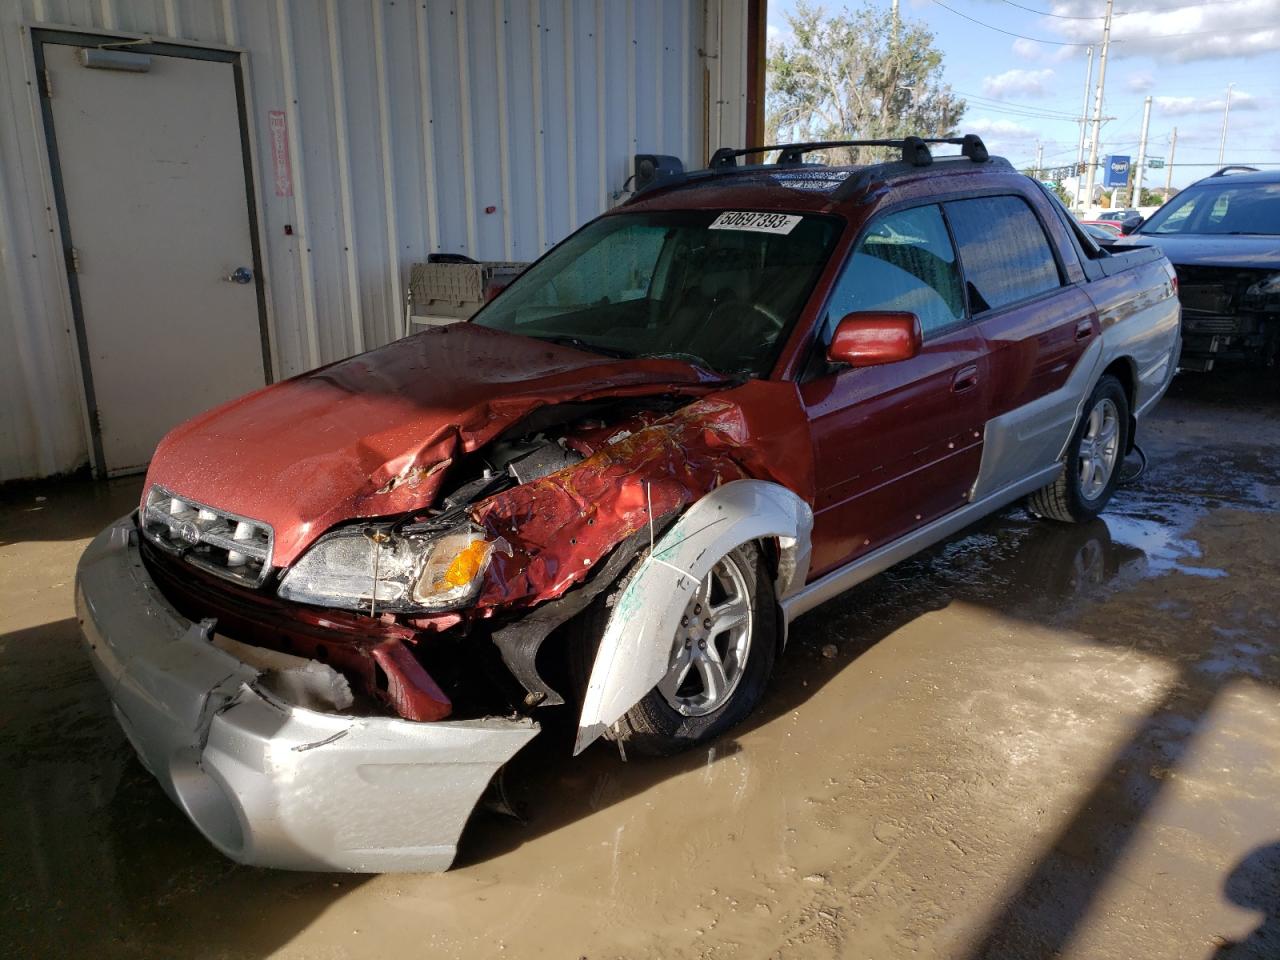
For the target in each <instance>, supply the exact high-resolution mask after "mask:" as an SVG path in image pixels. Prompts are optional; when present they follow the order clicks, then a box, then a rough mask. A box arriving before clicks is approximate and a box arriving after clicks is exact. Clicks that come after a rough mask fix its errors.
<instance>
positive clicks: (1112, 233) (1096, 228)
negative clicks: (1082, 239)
mask: <svg viewBox="0 0 1280 960" xmlns="http://www.w3.org/2000/svg"><path fill="white" fill-rule="evenodd" d="M1080 226H1082V227H1084V232H1085V233H1087V234H1089V236H1091V237H1093V239H1094V240H1096V241H1097V243H1098V246H1100V247H1110V246H1112V245H1113V244H1114V243H1115V242H1116V241H1117V240H1119V239H1120V237H1121V236H1123V234H1121V233H1120V227H1119V226H1118V225H1117V224H1114V223H1098V222H1095V221H1093V220H1081V221H1080Z"/></svg>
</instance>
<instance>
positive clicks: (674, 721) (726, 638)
mask: <svg viewBox="0 0 1280 960" xmlns="http://www.w3.org/2000/svg"><path fill="white" fill-rule="evenodd" d="M641 562H643V561H637V563H636V565H635V566H633V567H632V569H631V570H630V571H629V572H628V573H627V575H626V576H624V577H622V578H621V579H620V580H619V581H618V584H617V587H616V589H614V590H611V591H610V592H609V593H607V594H604V595H602V596H601V597H599V598H598V599H597V600H596V602H595V603H594V604H592V606H591V607H589V608H588V609H587V610H586V611H584V612H583V614H582V616H581V617H580V618H579V619H578V622H577V623H576V624H575V634H576V636H574V637H573V638H572V640H571V654H570V657H571V667H572V668H573V673H574V677H575V681H576V686H577V688H578V690H579V691H580V693H585V692H586V688H587V681H588V680H589V679H590V675H591V667H592V665H593V664H594V662H595V653H596V650H597V648H598V647H599V645H600V638H601V636H603V634H604V629H605V625H606V624H607V623H608V621H609V616H610V614H611V613H612V612H613V605H614V603H616V602H617V599H618V598H619V597H620V596H621V595H622V591H623V590H624V589H626V586H627V584H628V583H629V582H630V579H631V577H632V576H633V575H634V574H635V571H636V570H637V569H638V568H639V564H640V563H641ZM708 624H709V626H708ZM677 634H678V635H677V636H675V637H673V638H672V648H671V660H670V670H669V672H668V674H667V676H666V677H664V678H663V680H662V681H661V682H660V683H659V684H658V686H657V687H655V688H654V689H653V690H650V691H649V693H647V694H646V695H645V696H644V698H643V699H641V700H640V702H639V703H637V704H636V705H635V706H634V707H632V708H631V709H630V710H628V711H627V713H626V714H624V715H623V717H622V718H621V719H620V720H619V721H618V722H617V723H616V724H615V725H614V727H613V729H611V730H610V731H609V733H608V734H607V736H608V737H609V738H610V739H612V740H618V741H621V742H622V743H623V744H625V745H626V748H627V749H628V750H634V751H635V752H637V753H643V754H649V755H651V756H667V755H670V754H674V753H679V752H681V751H682V750H687V749H689V748H690V747H694V746H698V745H699V744H703V743H706V742H707V741H709V740H713V739H715V738H716V737H718V736H719V735H720V734H721V733H723V732H724V731H726V730H728V729H729V728H730V727H732V726H734V725H735V724H738V723H740V722H741V721H742V720H744V719H745V718H746V717H747V715H748V714H750V713H751V711H752V710H754V709H755V708H756V706H757V705H758V704H759V703H760V700H761V698H762V697H763V695H764V690H765V687H766V686H767V684H768V681H769V675H770V674H771V673H772V672H773V663H774V660H775V658H776V655H777V649H778V608H777V604H776V603H775V602H774V596H773V587H772V580H771V578H770V576H769V572H768V569H767V567H766V565H765V563H764V559H763V556H762V554H761V552H760V549H759V547H757V546H756V545H755V544H753V543H747V544H743V545H742V546H740V547H737V548H735V549H734V550H731V551H730V552H729V553H728V554H727V555H726V556H724V557H722V558H721V559H720V560H719V561H718V562H717V563H716V565H715V566H714V567H713V568H712V572H711V573H710V574H709V575H708V577H707V579H706V580H704V581H703V583H702V585H701V586H700V587H699V590H698V592H697V593H696V594H695V596H694V599H693V600H691V601H690V602H689V607H688V609H687V610H686V611H685V616H684V623H683V625H682V627H681V628H680V630H679V631H677Z"/></svg>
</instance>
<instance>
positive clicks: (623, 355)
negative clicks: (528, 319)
mask: <svg viewBox="0 0 1280 960" xmlns="http://www.w3.org/2000/svg"><path fill="white" fill-rule="evenodd" d="M533 339H534V340H543V341H546V342H547V343H554V344H557V345H559V346H561V347H573V348H574V349H576V350H586V351H588V352H590V353H599V354H602V355H604V356H606V357H616V358H618V359H619V360H630V359H631V358H632V357H634V356H635V354H633V353H627V351H625V350H618V349H617V348H615V347H602V346H600V345H599V344H597V343H587V341H585V340H580V339H579V338H577V337H561V336H554V337H553V336H546V337H538V336H535V337H533Z"/></svg>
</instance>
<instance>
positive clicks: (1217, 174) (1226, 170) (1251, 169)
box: [1209, 163, 1258, 177]
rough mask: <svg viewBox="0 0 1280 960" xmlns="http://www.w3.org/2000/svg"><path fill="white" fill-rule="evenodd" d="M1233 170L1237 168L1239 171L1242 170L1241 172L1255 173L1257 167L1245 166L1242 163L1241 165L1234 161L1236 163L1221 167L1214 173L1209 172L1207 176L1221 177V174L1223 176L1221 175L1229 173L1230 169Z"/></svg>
mask: <svg viewBox="0 0 1280 960" xmlns="http://www.w3.org/2000/svg"><path fill="white" fill-rule="evenodd" d="M1234 170H1239V171H1241V172H1243V173H1257V172H1258V168H1257V167H1246V166H1244V165H1242V164H1239V163H1236V164H1232V165H1230V166H1226V167H1223V168H1222V169H1221V170H1217V171H1215V172H1214V173H1211V174H1209V176H1211V177H1221V176H1223V175H1225V174H1228V173H1231V172H1232V171H1234Z"/></svg>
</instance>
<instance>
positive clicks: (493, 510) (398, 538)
mask: <svg viewBox="0 0 1280 960" xmlns="http://www.w3.org/2000/svg"><path fill="white" fill-rule="evenodd" d="M668 363H669V362H667V361H663V364H664V365H665V364H668ZM685 370H686V372H685V373H684V374H683V375H682V376H683V379H684V380H685V381H687V382H675V383H670V382H668V383H663V384H661V385H659V386H657V387H654V386H649V387H648V388H646V389H641V388H640V387H637V386H625V385H624V386H623V387H621V388H620V387H617V386H612V387H608V388H601V387H599V386H593V387H592V388H590V389H577V388H575V389H574V390H573V391H572V392H571V395H570V396H567V397H555V398H550V397H548V396H547V395H545V394H544V395H540V396H539V397H538V398H537V399H536V401H533V402H524V401H522V402H520V403H516V402H515V401H512V400H510V399H509V398H499V399H497V400H495V401H494V402H492V403H486V404H485V405H484V406H482V407H477V408H476V409H475V410H473V411H471V412H470V413H469V414H468V415H467V416H466V417H462V416H460V417H459V418H458V419H457V421H456V422H451V423H448V424H444V425H441V426H440V427H438V428H437V429H435V430H434V431H433V432H432V437H433V438H434V439H433V440H432V441H431V442H430V443H428V444H419V445H418V446H417V450H418V455H416V456H414V457H412V458H408V459H405V458H403V457H401V458H398V459H396V460H395V461H394V462H395V463H396V469H395V471H394V472H392V473H390V475H388V473H389V471H388V470H385V469H381V470H377V471H373V472H371V473H368V474H366V475H365V476H364V477H363V478H361V479H359V480H356V479H352V480H351V481H350V483H349V487H350V492H349V493H347V494H345V495H344V497H345V500H344V502H345V504H346V506H345V508H343V507H341V506H340V501H339V500H338V499H336V497H332V496H331V499H329V500H327V501H325V502H323V503H320V504H319V506H315V504H316V497H317V496H319V493H317V491H319V492H320V493H326V492H328V493H329V494H332V490H333V489H335V488H336V486H337V485H336V484H333V482H332V481H333V477H334V472H333V470H330V472H329V473H327V474H325V475H324V476H323V477H317V479H316V482H313V483H312V484H310V485H308V486H307V487H306V488H305V489H303V490H301V491H299V498H300V499H303V500H305V499H306V498H308V497H310V498H311V503H310V504H303V505H302V506H300V505H299V504H298V503H296V502H292V501H290V500H288V499H287V498H285V497H283V496H281V493H280V491H279V490H278V489H273V490H271V491H268V492H267V493H265V494H264V493H262V492H261V491H257V490H253V489H251V488H243V487H241V488H240V489H244V490H245V492H244V493H242V494H241V495H239V496H238V497H236V498H233V499H236V502H235V504H234V505H233V509H232V510H228V509H226V508H225V506H224V504H225V503H226V501H227V498H225V497H224V498H222V499H221V501H220V500H219V498H218V496H217V492H216V491H214V490H212V489H211V488H210V487H209V486H208V485H207V484H205V485H204V486H203V487H202V485H201V483H200V478H199V477H198V476H197V475H195V474H191V473H189V472H188V473H184V472H183V471H182V470H178V469H175V466H174V464H175V463H176V462H180V461H177V460H176V459H175V457H174V456H172V455H171V456H166V457H160V456H159V455H158V457H157V461H156V463H155V464H154V465H153V469H152V471H151V474H150V475H149V477H148V485H147V487H146V490H145V492H144V496H143V501H142V503H141V504H140V509H139V511H138V514H137V515H136V518H125V519H123V520H121V521H119V522H118V523H117V524H115V525H114V526H113V527H111V528H110V529H109V530H107V531H105V532H104V533H103V534H102V535H101V536H100V537H99V538H98V539H97V540H96V541H95V542H94V544H93V546H91V548H90V549H89V550H88V551H87V552H86V554H85V556H84V558H83V560H82V561H81V567H80V570H79V574H78V581H77V599H78V604H79V607H80V611H81V619H82V621H83V624H84V632H85V636H86V639H87V641H88V643H89V645H90V648H91V652H92V656H93V659H94V661H95V665H96V666H97V669H98V671H99V673H100V674H101V675H102V677H103V680H104V682H106V684H107V686H108V688H109V689H110V690H111V693H112V700H113V704H114V705H115V709H116V712H117V715H118V716H119V718H120V722H121V724H122V726H123V727H124V728H125V730H126V732H127V733H128V735H129V737H130V739H131V740H132V741H133V743H134V746H135V748H136V749H137V750H138V753H139V755H140V756H141V757H142V758H143V761H144V763H146V765H147V766H148V768H149V769H150V770H151V771H152V772H153V773H154V774H155V775H156V777H157V779H159V780H160V782H161V783H162V785H164V787H165V789H166V790H167V791H168V792H169V793H170V795H171V796H172V797H173V798H174V799H175V801H177V802H178V803H179V805H180V806H181V807H182V808H183V809H184V810H185V811H186V812H187V813H188V815H189V816H190V817H191V819H192V820H193V821H194V822H195V823H196V825H197V826H198V827H199V828H200V829H201V831H202V832H204V833H205V835H206V836H208V837H209V839H210V840H211V841H212V842H213V843H214V844H215V845H216V846H218V848H219V849H220V850H223V852H225V853H227V855H229V856H231V857H233V858H234V859H237V860H240V861H242V862H246V863H254V864H260V865H267V866H278V867H292V868H298V869H341V870H375V871H386V870H438V869H444V868H446V867H447V866H448V865H449V863H450V862H451V861H452V857H453V855H454V852H455V850H456V844H457V839H458V836H459V835H460V833H461V830H462V827H463V825H464V824H465V822H466V818H467V815H468V814H469V813H470V811H471V809H472V808H473V807H474V805H475V804H476V802H477V800H478V799H479V797H480V795H481V793H482V792H483V791H484V789H485V787H486V785H487V784H488V783H489V781H490V780H491V778H492V777H493V776H494V774H495V773H496V772H497V771H498V770H499V769H500V768H501V766H502V764H503V763H505V762H506V761H507V760H508V759H509V758H510V757H511V756H513V755H514V754H515V752H517V751H518V750H519V749H520V747H521V746H523V745H524V744H525V743H527V742H528V741H529V740H530V739H532V737H533V736H535V735H536V734H537V732H538V725H537V724H536V723H535V722H534V720H533V715H534V714H535V711H536V709H537V708H540V707H546V706H553V705H556V704H562V703H564V702H565V701H566V700H569V699H577V697H578V696H580V695H581V693H582V690H581V689H580V688H579V689H576V690H574V691H572V692H571V691H570V689H569V686H570V682H569V672H568V670H567V669H566V663H565V661H566V658H565V657H564V656H560V657H548V656H547V651H548V650H549V649H555V650H556V651H557V652H558V653H560V654H563V653H564V650H563V648H562V646H559V645H557V644H548V640H549V639H551V638H553V637H556V638H559V637H562V636H564V633H563V631H560V628H561V627H563V626H565V625H566V624H568V623H569V622H570V621H571V620H573V618H575V617H576V616H578V615H579V614H580V613H582V612H583V611H584V610H585V609H586V608H587V607H588V606H589V605H590V604H591V603H592V602H593V601H594V600H595V599H596V598H597V597H599V596H600V595H601V593H602V592H604V591H605V590H607V589H608V588H609V587H610V586H611V585H612V584H614V583H616V582H617V581H618V579H619V577H620V576H621V575H622V573H623V572H624V571H625V570H626V569H627V568H628V567H629V566H630V565H631V564H632V563H633V561H635V559H636V558H637V557H638V556H639V555H641V554H642V553H643V552H644V551H645V550H646V549H647V547H648V546H649V544H650V543H651V542H652V541H653V539H654V538H655V537H661V535H662V534H663V532H664V530H666V529H667V527H668V526H670V525H671V524H672V523H673V522H674V521H675V520H676V518H677V517H678V516H679V515H680V514H681V513H682V512H683V511H684V510H685V508H687V507H689V506H690V505H691V504H693V503H694V502H696V501H698V500H699V499H700V498H702V497H703V496H704V495H705V494H707V493H708V492H710V491H712V490H715V489H717V488H719V487H722V486H724V485H725V484H728V483H731V482H733V481H737V480H742V479H744V478H748V477H756V478H761V479H767V480H772V481H775V482H776V483H778V484H781V485H784V486H786V487H788V488H789V489H791V490H793V491H797V492H798V493H800V495H801V496H803V495H805V492H806V491H808V492H809V495H810V496H811V490H812V464H811V461H810V460H809V457H808V455H807V453H805V454H804V455H797V451H798V450H803V451H807V450H808V444H807V443H805V444H799V443H797V439H798V436H797V431H798V429H803V427H802V426H799V425H802V424H803V417H802V415H801V412H800V409H799V406H798V399H797V397H796V395H795V392H794V387H793V386H791V385H788V384H780V383H768V382H764V381H750V382H748V383H745V384H742V385H738V386H734V387H732V388H731V389H729V390H724V389H723V388H724V386H725V385H724V384H722V383H721V384H714V383H710V382H707V381H706V380H705V379H704V378H702V377H701V376H700V375H699V374H698V373H696V372H694V371H690V370H689V368H687V367H686V368H685ZM309 376H310V375H309ZM676 379H677V381H678V380H679V379H680V378H679V377H678V378H676ZM282 386H288V384H286V385H282ZM717 387H719V388H720V389H718V390H717ZM291 389H294V391H295V392H296V391H297V388H296V387H294V388H291ZM566 392H569V391H566ZM349 395H350V396H352V397H356V398H359V399H358V402H360V403H364V402H366V401H367V393H358V392H354V391H353V392H351V393H350V394H349ZM390 402H393V403H394V402H395V401H390ZM236 415H237V412H236V411H235V410H232V411H231V414H230V415H229V418H228V419H231V420H234V417H235V416H236ZM248 419H250V418H249V417H246V422H247V420H248ZM330 419H332V417H330ZM349 426H350V432H351V434H352V435H353V436H354V435H355V431H356V430H357V429H358V425H356V424H354V423H352V424H350V425H349ZM231 432H232V431H231V430H229V429H228V428H227V426H226V424H225V423H224V424H223V426H222V430H221V431H220V432H219V431H214V430H211V431H207V432H206V434H205V435H206V436H207V437H211V438H212V441H213V442H216V441H217V439H218V438H219V436H220V435H221V434H226V433H231ZM169 442H170V441H166V443H167V444H168V443H169ZM178 443H179V444H180V443H181V438H179V441H178ZM164 452H165V447H164V446H162V448H161V453H164ZM433 457H434V458H438V459H432V458H433ZM337 460H338V457H337V455H334V456H331V457H329V459H328V463H329V464H333V463H335V462H337ZM384 462H392V461H391V460H386V459H385V458H384ZM290 463H292V461H290ZM265 469H266V465H265V464H264V465H263V466H262V467H261V470H260V471H259V472H261V471H262V470H265ZM321 481H325V482H328V483H329V484H330V486H328V487H326V486H325V482H321ZM303 506H306V507H308V508H309V509H310V508H312V507H314V509H312V510H311V516H310V518H307V517H302V518H299V516H298V514H299V513H300V512H303V511H302V507H303ZM382 507H385V508H386V509H387V512H385V513H384V512H382V510H381V509H380V508H382ZM340 511H341V512H346V513H347V514H348V516H347V518H346V519H341V520H339V521H338V522H335V523H332V524H330V525H329V526H327V527H326V528H323V529H320V530H318V531H316V532H315V533H312V532H311V531H313V530H315V524H316V519H317V518H325V517H332V516H335V515H338V513H339V512H340ZM352 511H359V513H364V512H366V511H367V514H368V515H365V516H360V515H359V513H357V514H356V515H355V516H352V513H351V512H352ZM558 631H560V632H558Z"/></svg>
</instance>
